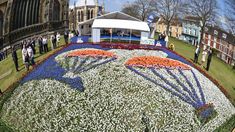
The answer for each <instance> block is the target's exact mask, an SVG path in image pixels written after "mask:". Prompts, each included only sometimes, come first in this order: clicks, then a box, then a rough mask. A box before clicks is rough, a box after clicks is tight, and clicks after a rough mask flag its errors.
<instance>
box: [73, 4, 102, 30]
mask: <svg viewBox="0 0 235 132" xmlns="http://www.w3.org/2000/svg"><path fill="white" fill-rule="evenodd" d="M103 3H104V2H103ZM69 14H70V16H69V17H70V23H69V29H70V30H78V28H79V25H80V24H81V23H83V22H85V21H87V20H90V19H93V18H96V17H97V16H100V15H103V14H104V4H103V5H102V6H100V5H99V2H98V0H78V1H77V2H76V3H75V4H74V7H73V9H70V13H69ZM80 28H82V29H83V28H90V27H89V25H87V26H81V27H80ZM83 34H86V33H83Z"/></svg>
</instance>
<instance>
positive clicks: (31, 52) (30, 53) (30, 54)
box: [27, 46, 35, 66]
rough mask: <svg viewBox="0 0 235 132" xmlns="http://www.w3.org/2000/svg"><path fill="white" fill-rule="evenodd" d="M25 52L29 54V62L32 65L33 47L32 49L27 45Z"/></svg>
mask: <svg viewBox="0 0 235 132" xmlns="http://www.w3.org/2000/svg"><path fill="white" fill-rule="evenodd" d="M27 52H28V55H29V60H30V63H31V65H32V66H34V65H35V63H34V54H33V49H32V47H31V46H28V48H27Z"/></svg>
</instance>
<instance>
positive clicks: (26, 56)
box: [22, 44, 29, 71]
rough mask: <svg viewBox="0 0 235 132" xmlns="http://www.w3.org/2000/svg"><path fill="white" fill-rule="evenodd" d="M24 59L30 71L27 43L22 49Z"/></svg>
mask: <svg viewBox="0 0 235 132" xmlns="http://www.w3.org/2000/svg"><path fill="white" fill-rule="evenodd" d="M22 59H23V64H24V65H25V68H26V69H27V71H28V70H29V55H28V51H27V49H26V46H25V44H24V45H23V49H22Z"/></svg>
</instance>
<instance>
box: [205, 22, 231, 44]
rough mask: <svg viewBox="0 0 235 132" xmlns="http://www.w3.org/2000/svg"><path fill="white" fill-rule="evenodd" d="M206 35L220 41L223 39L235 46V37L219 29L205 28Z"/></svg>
mask: <svg viewBox="0 0 235 132" xmlns="http://www.w3.org/2000/svg"><path fill="white" fill-rule="evenodd" d="M205 33H207V34H210V35H212V36H216V37H217V38H219V39H222V40H224V41H226V42H228V43H230V44H233V45H235V36H234V35H233V34H231V33H228V32H226V31H224V30H222V29H221V28H219V27H214V26H207V27H206V28H205Z"/></svg>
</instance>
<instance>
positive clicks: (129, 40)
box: [129, 29, 132, 44]
mask: <svg viewBox="0 0 235 132" xmlns="http://www.w3.org/2000/svg"><path fill="white" fill-rule="evenodd" d="M131 33H132V30H131V29H130V40H129V44H131Z"/></svg>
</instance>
